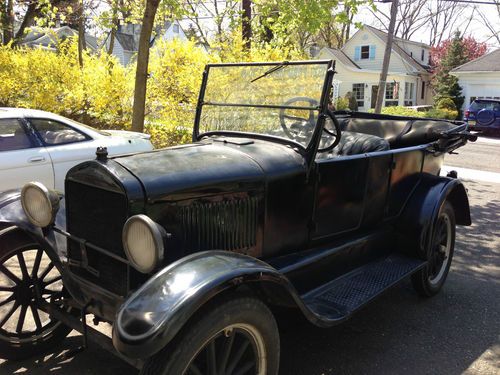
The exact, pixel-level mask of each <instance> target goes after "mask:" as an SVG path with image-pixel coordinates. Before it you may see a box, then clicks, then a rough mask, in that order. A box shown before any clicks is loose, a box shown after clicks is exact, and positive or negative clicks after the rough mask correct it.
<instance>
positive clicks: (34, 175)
mask: <svg viewBox="0 0 500 375" xmlns="http://www.w3.org/2000/svg"><path fill="white" fill-rule="evenodd" d="M21 121H22V120H19V119H0V191H5V190H9V189H15V188H20V187H22V186H23V185H24V184H25V183H27V182H30V181H39V182H41V183H43V184H44V185H45V186H47V187H49V188H54V171H53V168H52V163H51V159H50V156H49V153H48V152H47V150H46V149H45V147H42V146H41V145H40V144H38V143H37V140H36V139H34V137H33V136H32V135H30V134H29V133H27V132H26V129H25V127H24V126H23V125H22V123H21Z"/></svg>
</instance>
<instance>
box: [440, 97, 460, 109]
mask: <svg viewBox="0 0 500 375" xmlns="http://www.w3.org/2000/svg"><path fill="white" fill-rule="evenodd" d="M436 109H446V110H449V111H456V110H457V107H456V105H455V102H454V101H453V99H452V98H450V97H442V98H441V99H439V100H438V101H437V103H436Z"/></svg>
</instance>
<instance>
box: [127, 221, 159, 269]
mask: <svg viewBox="0 0 500 375" xmlns="http://www.w3.org/2000/svg"><path fill="white" fill-rule="evenodd" d="M122 239H123V247H124V249H125V253H126V254H127V258H128V260H129V261H130V263H131V264H132V266H133V267H134V268H135V269H137V270H138V271H140V272H142V273H149V272H151V271H153V270H154V269H155V268H156V266H157V265H158V263H159V262H160V261H161V260H162V259H163V248H164V246H163V235H162V229H161V227H160V226H159V225H158V224H156V223H155V222H154V221H153V220H151V219H150V218H149V217H147V216H146V215H135V216H132V217H131V218H129V219H128V220H127V222H126V223H125V226H124V227H123V236H122Z"/></svg>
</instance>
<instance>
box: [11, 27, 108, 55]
mask: <svg viewBox="0 0 500 375" xmlns="http://www.w3.org/2000/svg"><path fill="white" fill-rule="evenodd" d="M77 36H78V32H77V31H76V30H73V29H72V28H70V27H69V26H61V27H57V28H53V29H42V28H39V27H32V28H30V31H29V32H28V33H27V34H26V35H25V36H24V37H23V39H22V41H21V45H24V46H28V47H44V48H46V49H51V50H52V49H54V47H55V45H56V44H57V40H58V39H61V40H63V39H64V38H67V37H77ZM85 42H86V44H87V47H89V48H91V49H93V50H95V49H97V47H98V44H99V43H98V40H97V38H96V37H94V36H92V35H90V34H87V33H85Z"/></svg>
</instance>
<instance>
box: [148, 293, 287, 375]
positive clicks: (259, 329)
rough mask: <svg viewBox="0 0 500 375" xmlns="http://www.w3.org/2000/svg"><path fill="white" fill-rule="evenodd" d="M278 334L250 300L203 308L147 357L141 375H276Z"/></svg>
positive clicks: (262, 308)
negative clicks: (171, 339) (176, 333)
mask: <svg viewBox="0 0 500 375" xmlns="http://www.w3.org/2000/svg"><path fill="white" fill-rule="evenodd" d="M278 367H279V335H278V328H277V326H276V321H275V320H274V317H273V314H272V313H271V312H270V311H269V309H268V308H267V307H266V305H264V304H263V303H262V302H261V301H259V300H258V299H255V298H247V297H245V298H236V299H232V300H229V301H227V302H225V303H223V304H221V305H218V306H216V307H212V308H209V309H208V310H206V311H204V312H203V314H199V317H198V318H197V319H196V318H195V320H194V321H193V322H191V323H188V325H187V326H186V327H185V328H184V329H183V331H182V332H181V333H180V334H179V335H178V337H177V338H176V339H175V340H174V341H173V342H172V343H170V344H169V345H167V347H166V348H164V349H163V350H161V351H160V352H159V353H157V354H155V355H154V356H153V357H151V358H150V359H149V360H148V361H147V362H146V364H145V365H144V367H143V369H142V372H141V374H142V375H152V374H156V375H159V374H162V375H167V374H168V375H170V374H176V375H177V374H178V375H181V374H182V375H187V374H189V375H201V374H203V375H236V374H239V375H250V374H259V375H261V374H266V375H276V374H277V373H278Z"/></svg>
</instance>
